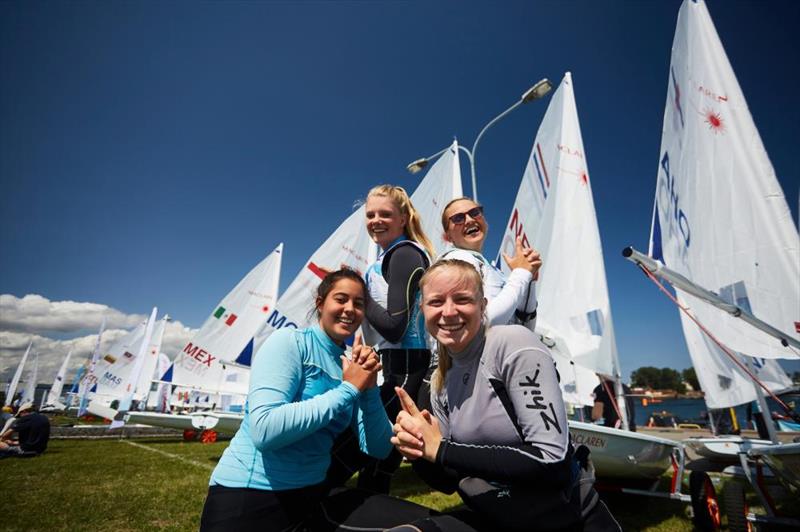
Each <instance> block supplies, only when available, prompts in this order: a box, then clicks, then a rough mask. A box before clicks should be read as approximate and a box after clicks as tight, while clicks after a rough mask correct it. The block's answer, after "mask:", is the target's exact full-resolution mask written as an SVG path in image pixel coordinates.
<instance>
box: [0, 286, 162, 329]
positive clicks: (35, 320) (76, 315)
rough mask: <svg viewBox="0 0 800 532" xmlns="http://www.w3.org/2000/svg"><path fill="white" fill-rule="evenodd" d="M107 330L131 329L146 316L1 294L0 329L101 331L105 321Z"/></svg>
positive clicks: (79, 304)
mask: <svg viewBox="0 0 800 532" xmlns="http://www.w3.org/2000/svg"><path fill="white" fill-rule="evenodd" d="M104 317H105V319H106V328H107V329H130V328H132V327H135V326H136V325H137V324H138V323H139V322H141V321H142V320H145V319H147V316H145V315H143V314H125V313H124V312H121V311H119V310H117V309H115V308H111V307H109V306H108V305H101V304H99V303H88V302H78V301H50V300H49V299H47V298H45V297H42V296H40V295H38V294H28V295H26V296H25V297H22V298H19V297H16V296H14V295H11V294H2V295H0V330H3V331H23V332H31V333H43V332H77V331H86V330H91V329H94V330H98V329H100V323H101V322H102V321H103V318H104Z"/></svg>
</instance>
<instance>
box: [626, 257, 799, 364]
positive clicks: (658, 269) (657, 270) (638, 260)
mask: <svg viewBox="0 0 800 532" xmlns="http://www.w3.org/2000/svg"><path fill="white" fill-rule="evenodd" d="M622 256H623V257H625V258H626V259H628V260H629V261H631V262H633V263H634V264H638V265H640V266H642V267H644V268H647V270H648V271H649V272H650V273H652V274H653V275H655V276H657V277H660V278H662V279H664V280H665V281H667V282H668V283H669V284H671V285H673V286H675V287H676V288H680V289H681V290H683V291H684V292H687V293H689V294H691V295H693V296H695V297H697V298H700V299H702V300H703V301H705V302H706V303H709V304H711V305H714V306H715V307H717V308H718V309H720V310H724V311H725V312H727V313H728V314H730V315H731V316H733V317H735V318H740V319H742V320H744V321H745V322H747V323H749V324H750V325H752V326H753V327H755V328H757V329H759V330H761V331H763V332H765V333H767V334H769V335H770V336H773V337H775V338H777V339H778V340H779V341H780V342H781V345H783V346H784V347H789V346H792V347H794V348H795V349H800V341H797V340H795V339H794V338H792V337H791V336H789V335H788V334H784V333H783V332H781V331H779V330H778V329H776V328H775V327H773V326H772V325H770V324H769V323H766V322H763V321H761V320H760V319H758V318H756V317H755V316H753V315H752V314H750V313H749V312H747V311H746V310H745V309H743V308H742V307H739V306H737V305H734V304H732V303H728V302H727V301H725V300H724V299H722V298H721V297H719V296H718V295H717V294H715V293H714V292H711V291H709V290H706V289H705V288H703V287H702V286H698V285H696V284H695V283H693V282H692V281H690V280H689V279H687V278H686V277H684V276H683V275H681V274H679V273H678V272H675V271H673V270H670V269H669V268H667V267H666V266H664V264H663V263H662V262H661V261H658V260H654V259H652V258H651V257H648V256H647V255H645V254H644V253H640V252H639V251H636V250H635V249H633V248H632V247H627V248H625V249H623V250H622Z"/></svg>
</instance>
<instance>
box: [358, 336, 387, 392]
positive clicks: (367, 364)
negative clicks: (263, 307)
mask: <svg viewBox="0 0 800 532" xmlns="http://www.w3.org/2000/svg"><path fill="white" fill-rule="evenodd" d="M351 361H352V363H354V364H358V365H360V366H361V367H362V368H364V369H365V370H367V371H369V372H371V376H370V379H369V382H368V383H367V388H373V387H375V386H377V385H378V373H379V372H380V371H381V370H382V369H383V365H382V364H381V359H380V357H379V356H378V354H377V353H376V352H375V350H374V349H373V348H372V346H369V345H364V342H363V339H362V336H361V335H360V334H357V335H356V339H355V340H354V341H353V350H352V353H351Z"/></svg>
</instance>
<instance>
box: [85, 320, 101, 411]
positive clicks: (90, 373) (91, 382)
mask: <svg viewBox="0 0 800 532" xmlns="http://www.w3.org/2000/svg"><path fill="white" fill-rule="evenodd" d="M105 329H106V318H105V316H103V321H102V322H101V323H100V332H98V333H97V342H95V344H94V350H93V351H92V354H91V358H90V359H89V365H88V367H87V368H86V372H85V373H84V376H83V379H82V380H81V381H80V383H79V385H78V395H79V397H80V400H79V404H78V417H81V416H82V415H84V414H85V413H86V407H87V406H88V405H89V394H90V393H92V392H93V391H94V389H95V388H96V385H97V372H96V370H97V361H98V360H99V358H100V343H101V342H102V340H103V331H105Z"/></svg>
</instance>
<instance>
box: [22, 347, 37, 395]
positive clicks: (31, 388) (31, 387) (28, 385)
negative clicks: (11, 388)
mask: <svg viewBox="0 0 800 532" xmlns="http://www.w3.org/2000/svg"><path fill="white" fill-rule="evenodd" d="M38 379H39V354H38V353H36V354H34V355H33V367H32V368H31V371H30V373H28V380H27V381H26V382H25V388H24V389H23V390H22V398H21V399H20V404H23V403H28V402H30V403H36V381H37V380H38Z"/></svg>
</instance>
